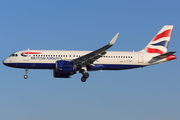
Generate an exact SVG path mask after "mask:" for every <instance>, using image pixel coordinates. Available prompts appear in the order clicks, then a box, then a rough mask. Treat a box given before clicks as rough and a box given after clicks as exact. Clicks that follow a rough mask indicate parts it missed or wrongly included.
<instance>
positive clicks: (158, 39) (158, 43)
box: [143, 25, 173, 55]
mask: <svg viewBox="0 0 180 120" xmlns="http://www.w3.org/2000/svg"><path fill="white" fill-rule="evenodd" d="M172 29H173V25H165V26H164V27H163V28H162V29H161V30H160V31H159V32H158V33H157V34H156V36H155V37H154V38H153V39H152V40H151V42H150V43H149V44H148V45H147V46H146V47H145V48H144V50H143V51H145V52H147V53H156V54H157V53H158V54H161V55H162V54H164V53H166V52H167V48H168V44H169V41H170V37H171V33H172Z"/></svg>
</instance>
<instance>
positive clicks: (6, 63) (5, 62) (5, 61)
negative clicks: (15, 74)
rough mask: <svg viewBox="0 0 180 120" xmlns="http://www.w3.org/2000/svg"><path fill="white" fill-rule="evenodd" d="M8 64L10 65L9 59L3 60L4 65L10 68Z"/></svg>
mask: <svg viewBox="0 0 180 120" xmlns="http://www.w3.org/2000/svg"><path fill="white" fill-rule="evenodd" d="M8 63H9V61H8V58H6V59H4V60H3V64H4V65H6V66H8Z"/></svg>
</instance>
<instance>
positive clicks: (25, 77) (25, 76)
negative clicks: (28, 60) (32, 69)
mask: <svg viewBox="0 0 180 120" xmlns="http://www.w3.org/2000/svg"><path fill="white" fill-rule="evenodd" d="M25 71H26V75H24V79H27V78H28V76H27V74H28V69H26V70H25Z"/></svg>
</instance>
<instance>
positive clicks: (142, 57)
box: [138, 52, 144, 63]
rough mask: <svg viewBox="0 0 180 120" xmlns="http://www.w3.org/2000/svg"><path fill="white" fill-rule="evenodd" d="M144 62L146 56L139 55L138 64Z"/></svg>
mask: <svg viewBox="0 0 180 120" xmlns="http://www.w3.org/2000/svg"><path fill="white" fill-rule="evenodd" d="M143 62H144V56H143V53H141V52H140V53H138V63H143Z"/></svg>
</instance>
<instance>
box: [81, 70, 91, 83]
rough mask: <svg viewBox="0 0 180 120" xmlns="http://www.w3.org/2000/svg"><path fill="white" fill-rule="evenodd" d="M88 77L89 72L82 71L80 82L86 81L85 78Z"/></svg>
mask: <svg viewBox="0 0 180 120" xmlns="http://www.w3.org/2000/svg"><path fill="white" fill-rule="evenodd" d="M88 77H89V73H87V72H86V73H84V74H83V76H82V78H81V81H82V82H86V79H87V78H88Z"/></svg>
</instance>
